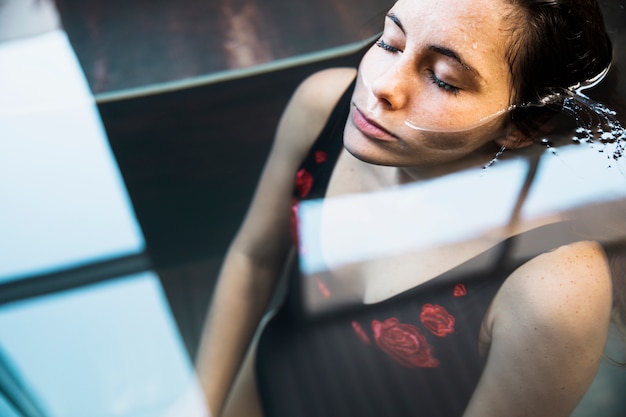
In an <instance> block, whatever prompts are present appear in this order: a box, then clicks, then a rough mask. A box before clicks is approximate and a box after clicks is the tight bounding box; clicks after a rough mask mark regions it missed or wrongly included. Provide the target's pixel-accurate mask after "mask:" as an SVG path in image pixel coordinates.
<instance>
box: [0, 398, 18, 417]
mask: <svg viewBox="0 0 626 417" xmlns="http://www.w3.org/2000/svg"><path fill="white" fill-rule="evenodd" d="M0 416H2V417H22V416H20V415H19V414H17V413H16V412H15V410H14V409H13V407H12V406H11V404H9V403H8V402H7V400H6V398H4V397H3V396H2V394H0Z"/></svg>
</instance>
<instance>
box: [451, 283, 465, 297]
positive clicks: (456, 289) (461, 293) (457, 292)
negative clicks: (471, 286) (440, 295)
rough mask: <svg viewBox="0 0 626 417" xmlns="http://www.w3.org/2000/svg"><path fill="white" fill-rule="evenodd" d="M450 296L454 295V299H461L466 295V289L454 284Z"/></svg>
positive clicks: (461, 285) (463, 286)
mask: <svg viewBox="0 0 626 417" xmlns="http://www.w3.org/2000/svg"><path fill="white" fill-rule="evenodd" d="M452 295H454V296H455V297H463V296H465V295H467V289H466V288H465V285H463V284H456V285H455V286H454V290H452Z"/></svg>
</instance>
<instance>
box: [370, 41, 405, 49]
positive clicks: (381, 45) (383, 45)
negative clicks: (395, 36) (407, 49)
mask: <svg viewBox="0 0 626 417" xmlns="http://www.w3.org/2000/svg"><path fill="white" fill-rule="evenodd" d="M376 46H378V47H379V48H382V49H384V50H385V51H387V52H402V51H401V50H400V48H396V47H395V46H391V45H389V44H388V43H386V42H385V41H384V40H382V39H379V40H378V41H377V42H376Z"/></svg>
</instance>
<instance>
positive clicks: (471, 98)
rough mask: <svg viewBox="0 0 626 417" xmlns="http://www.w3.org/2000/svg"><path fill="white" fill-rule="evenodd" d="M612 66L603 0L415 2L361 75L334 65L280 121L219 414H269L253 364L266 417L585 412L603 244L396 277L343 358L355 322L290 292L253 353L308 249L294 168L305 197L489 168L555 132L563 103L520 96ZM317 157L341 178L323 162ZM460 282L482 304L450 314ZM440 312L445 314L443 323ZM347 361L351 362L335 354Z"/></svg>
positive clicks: (204, 368)
mask: <svg viewBox="0 0 626 417" xmlns="http://www.w3.org/2000/svg"><path fill="white" fill-rule="evenodd" d="M610 62H611V44H610V41H609V39H608V37H607V35H606V33H605V30H604V25H603V22H602V16H601V13H600V11H599V8H598V5H597V4H596V2H595V1H593V0H561V1H556V0H555V1H546V0H460V1H438V2H431V1H426V0H399V1H398V2H397V3H396V4H395V5H394V6H393V7H392V8H391V10H390V11H389V13H388V15H387V17H386V19H385V27H384V31H383V33H382V36H381V37H380V39H379V40H378V41H377V42H376V43H375V45H373V46H372V47H371V49H370V50H369V51H368V52H367V53H366V54H365V56H364V57H363V60H362V62H361V64H360V66H359V70H358V73H357V71H356V70H354V69H348V68H340V69H331V70H326V71H323V72H320V73H317V74H315V75H313V76H311V77H310V78H308V79H307V80H305V81H304V82H303V83H302V84H301V86H300V87H299V88H298V90H297V91H296V92H295V94H294V96H293V98H292V100H291V101H290V103H289V105H288V107H287V109H286V110H285V113H284V115H283V117H282V119H281V122H280V125H279V128H278V131H277V134H276V139H275V144H274V146H273V148H272V151H271V154H270V157H269V160H268V162H267V165H266V167H265V169H264V172H263V175H262V177H261V180H260V183H259V186H258V189H257V192H256V194H255V197H254V200H253V203H252V205H251V207H250V210H249V212H248V214H247V216H246V219H245V221H244V223H243V225H242V227H241V229H240V231H239V233H238V235H237V237H236V239H235V240H234V242H233V243H232V246H231V248H230V250H229V253H228V255H227V258H226V260H225V262H224V265H223V269H222V271H221V275H220V278H219V283H218V287H217V290H216V293H215V297H214V301H213V303H212V307H211V311H210V315H209V318H208V321H207V325H206V330H205V333H204V335H203V341H202V344H201V346H200V351H199V352H200V354H199V358H198V372H199V374H200V377H201V378H202V379H203V381H204V385H205V390H206V393H207V398H208V404H209V406H210V408H211V410H212V412H213V413H214V414H215V415H221V413H222V412H224V413H225V414H227V415H255V412H254V411H253V410H254V407H255V406H256V403H255V402H254V401H252V400H251V398H254V397H255V395H256V390H255V388H254V384H253V382H252V383H251V381H252V380H251V379H250V378H249V377H250V375H251V374H249V373H248V372H249V371H250V370H251V366H252V365H253V364H254V365H255V366H256V369H257V373H258V375H257V377H258V378H260V382H261V384H260V387H261V390H262V391H261V400H262V403H263V404H264V412H265V414H266V415H268V416H269V415H291V416H295V415H303V416H304V415H324V416H335V415H343V416H347V415H360V416H362V415H411V414H415V415H417V414H418V413H422V414H424V415H429V416H432V415H441V416H446V417H449V416H452V415H464V416H480V417H488V416H503V415H506V416H527V415H533V416H566V415H569V413H571V411H572V410H573V408H574V407H575V406H576V404H577V402H578V401H579V400H580V398H581V397H582V395H583V394H584V392H585V391H586V389H587V387H588V386H589V384H590V382H591V380H592V379H593V377H594V374H595V372H596V370H597V367H598V363H599V361H600V358H601V356H602V352H603V346H604V341H605V340H606V335H607V331H608V326H609V321H610V316H611V306H612V279H611V273H610V270H609V265H608V260H607V256H606V254H605V251H604V250H603V248H602V247H601V246H600V245H599V244H598V243H596V242H594V241H590V240H582V239H581V241H577V242H573V243H569V244H566V245H563V246H561V247H559V248H555V249H554V250H552V251H549V252H547V253H544V254H541V255H539V256H536V257H534V258H532V259H530V260H528V261H527V262H524V263H522V264H521V265H511V264H506V265H504V266H502V267H500V266H498V267H497V268H496V269H494V271H493V274H489V277H486V278H488V279H483V280H480V279H477V280H475V282H472V283H467V285H465V284H463V285H461V283H459V282H452V283H445V284H444V285H443V286H439V281H438V278H439V277H436V276H430V277H428V276H422V277H420V278H419V279H415V280H414V281H413V282H410V285H409V286H407V285H406V284H404V285H399V286H396V287H395V288H394V290H393V294H391V295H387V294H380V296H379V297H378V300H377V301H378V302H377V303H374V307H373V310H372V311H369V310H368V311H364V312H356V313H354V315H350V314H349V315H348V316H346V317H342V320H343V323H344V324H345V323H348V324H349V325H351V326H352V328H351V329H350V330H349V332H351V336H350V337H353V336H354V337H353V340H351V341H350V342H349V343H352V344H350V345H349V346H350V347H349V348H346V349H344V351H347V352H348V353H346V352H344V354H337V355H336V356H334V355H335V353H336V352H337V351H339V350H340V347H341V346H344V345H343V344H342V343H343V342H337V341H335V342H332V339H333V338H332V337H331V336H329V335H331V334H334V333H336V332H342V330H337V329H338V327H336V323H338V322H339V320H334V319H333V320H330V321H328V320H327V321H324V322H323V323H321V324H319V323H311V322H308V321H307V320H306V319H302V320H300V319H299V318H298V316H297V311H298V306H297V305H296V306H295V307H294V303H293V302H294V301H295V302H296V303H297V302H298V301H299V298H298V296H297V295H294V294H296V293H297V291H296V289H294V284H290V285H291V286H290V287H289V290H288V296H287V302H286V303H284V305H283V307H281V309H280V311H279V312H278V313H277V315H276V316H275V317H274V318H273V319H272V320H271V321H270V323H269V324H268V325H267V326H266V327H265V328H264V330H263V333H262V334H261V338H260V342H259V348H260V352H259V355H258V357H257V358H256V359H253V358H254V356H253V355H250V356H249V357H248V359H247V360H246V361H245V363H244V365H243V366H242V365H241V364H242V361H244V356H245V353H246V351H247V349H248V346H249V344H250V341H251V340H252V338H253V335H254V332H255V330H256V329H257V326H258V325H259V322H260V320H261V318H262V316H263V314H264V313H265V312H266V309H267V307H268V303H269V302H270V299H271V297H272V294H273V293H274V292H275V289H276V285H277V280H278V276H279V275H280V272H281V268H282V267H283V265H284V263H285V259H286V258H287V256H288V253H289V250H290V247H291V245H292V238H291V230H290V213H291V210H290V207H291V205H292V199H293V189H294V178H295V177H296V173H298V179H297V181H296V182H297V184H296V185H297V187H296V197H297V198H298V199H304V198H309V197H311V196H316V197H333V196H340V195H346V194H352V193H361V192H370V191H374V190H378V189H381V188H387V187H391V186H394V185H398V184H406V183H411V182H417V181H420V180H423V179H427V178H433V177H437V176H442V175H445V174H447V173H450V172H452V171H454V170H456V169H458V167H459V166H471V165H478V166H484V165H486V164H488V163H489V161H490V160H492V159H493V157H494V154H496V152H497V151H498V150H499V149H504V148H506V149H508V150H511V152H513V151H514V150H522V149H524V148H527V147H529V146H530V145H531V144H533V142H534V141H537V140H538V139H540V136H539V133H538V132H540V131H542V130H544V129H545V128H546V123H547V122H549V121H550V120H551V116H553V115H554V111H553V110H551V108H550V107H549V106H543V107H537V106H534V107H533V106H531V107H529V106H521V104H524V103H539V102H540V100H541V99H542V98H544V97H546V95H548V94H554V92H555V91H559V89H567V88H568V87H572V86H576V85H581V84H585V83H586V82H588V81H589V80H593V79H594V78H596V77H597V76H598V75H599V74H601V73H603V71H605V70H606V68H607V67H608V66H609V64H610ZM512 105H516V106H517V107H516V108H513V107H512ZM344 126H345V128H344ZM342 138H343V146H344V149H341V139H342ZM337 143H339V145H337ZM303 161H304V165H302V166H301V164H303ZM316 166H319V167H323V168H320V169H321V171H320V173H319V177H320V178H321V177H326V179H325V180H318V177H317V176H316V175H317V174H315V173H312V171H313V170H314V169H316V168H315V167H316ZM303 170H304V171H303ZM330 174H332V176H331V175H330ZM303 175H304V178H303ZM452 272H453V271H452ZM360 273H364V274H367V271H360ZM494 277H495V278H494ZM394 282H395V281H394V278H393V277H390V278H389V285H390V286H394V285H395V284H394ZM431 284H432V285H431ZM435 284H437V285H435ZM474 284H475V285H477V287H476V291H474V287H471V288H470V286H473V285H474ZM296 286H297V285H296ZM442 288H443V290H442ZM444 290H445V291H444ZM442 291H443V292H442ZM453 292H454V294H453V295H454V296H459V297H461V298H462V297H463V296H465V295H466V293H467V295H468V296H471V297H474V295H473V294H477V297H478V298H477V299H476V300H477V303H478V304H477V305H479V308H476V309H473V310H472V312H468V311H466V310H464V308H465V307H463V306H462V305H460V304H458V303H456V301H454V300H453V301H450V303H451V304H446V305H449V307H447V308H442V307H441V306H442V305H444V303H445V302H447V301H442V300H443V298H442V297H444V296H448V295H450V294H452V293H453ZM444 293H445V294H444ZM446 294H447V295H446ZM407 300H408V301H407ZM411 303H414V304H415V306H412V305H411ZM453 304H454V306H453ZM461 304H462V303H461ZM398 305H401V306H398ZM406 305H409V306H410V308H413V307H415V308H418V310H416V311H418V312H419V308H421V309H422V310H421V313H418V315H419V316H421V319H420V318H419V317H418V316H417V315H416V319H415V320H416V321H415V322H414V323H412V324H407V323H405V322H404V319H402V320H401V319H399V318H398V317H400V316H399V314H401V313H397V311H399V310H402V309H405V306H406ZM398 309H399V310H398ZM453 309H457V310H458V311H457V310H454V311H452V310H453ZM430 313H434V314H435V315H437V314H438V318H439V319H441V318H442V317H443V321H444V325H443V326H440V325H435V326H434V327H433V326H431V325H429V324H427V323H429V321H428V314H430ZM450 316H452V317H456V324H455V326H456V327H454V326H453V322H452V320H451V319H450ZM424 317H426V318H424ZM446 319H447V320H448V321H447V322H446V321H445V320H446ZM420 320H421V323H420ZM440 322H441V320H440ZM446 323H447V324H446ZM431 324H432V323H431ZM342 328H343V327H342ZM416 329H417V330H416ZM427 329H430V331H431V332H430V333H431V334H429V333H428V331H427ZM394 332H395V333H394ZM398 332H400V337H405V338H406V340H409V341H413V343H414V345H415V346H418V345H420V346H421V347H422V348H426V349H425V350H424V349H422V350H421V351H420V352H415V351H413V352H412V356H411V355H409V357H402V355H399V354H398V352H397V351H394V347H393V346H391V345H390V344H389V343H388V339H386V338H385V337H386V336H385V335H386V334H388V333H393V334H396V335H397V334H399V333H398ZM453 332H454V336H455V337H456V335H458V334H463V335H464V336H462V338H460V339H458V342H455V344H454V345H455V346H456V348H457V350H456V352H457V353H456V355H457V356H458V357H461V358H465V359H462V360H457V359H454V355H455V353H448V354H444V355H443V356H442V353H441V350H440V349H439V347H438V346H439V345H435V343H440V342H441V341H444V340H445V341H446V342H447V341H448V340H457V339H452V336H450V334H451V333H453ZM355 335H356V336H355ZM449 336H450V337H449ZM342 337H343V336H342ZM355 340H356V342H355ZM328 343H334V345H332V346H333V347H332V348H329V349H328V350H327V351H324V352H322V353H320V351H322V350H324V347H325V346H327V344H328ZM441 343H443V342H441ZM359 344H360V345H359ZM359 346H364V347H363V349H362V351H361V350H360V349H361V347H359ZM372 346H374V348H372ZM433 346H434V347H433ZM442 346H443V344H442ZM447 346H450V345H449V344H448V345H447ZM344 347H345V346H344ZM431 348H432V349H431ZM441 349H447V348H445V347H442V348H441ZM459 349H460V350H459ZM253 350H254V349H253ZM296 351H297V352H296ZM381 352H382V353H381ZM433 352H437V354H436V355H435V354H433ZM458 352H461V353H458ZM464 352H467V356H464V355H465V353H464ZM370 355H379V356H376V357H377V358H379V359H372V358H373V357H374V356H370ZM381 355H382V356H385V355H386V357H388V358H391V359H389V360H388V361H386V362H385V360H386V359H384V358H383V359H380V357H382V356H381ZM446 355H447V356H446ZM327 360H328V361H330V362H327ZM255 361H256V363H254V362H255ZM355 361H356V362H355ZM359 361H361V362H359ZM344 362H345V363H348V362H349V363H350V365H349V367H350V369H347V368H346V367H347V366H348V365H346V366H343V365H341V366H337V367H336V368H335V367H334V366H333V365H329V363H330V364H343V363H344ZM373 363H376V364H375V365H372V364H373ZM370 365H371V366H372V367H370ZM329 367H332V369H329ZM240 368H241V369H242V370H241V371H239V369H240ZM339 368H342V369H339ZM291 370H292V371H293V374H291V375H290V374H289V372H290V371H291ZM237 373H239V379H238V382H237V383H236V384H234V386H233V380H234V379H235V377H236V375H237ZM340 374H341V375H340ZM338 381H339V382H338ZM231 387H232V389H231ZM330 397H332V398H330ZM259 415H260V414H259Z"/></svg>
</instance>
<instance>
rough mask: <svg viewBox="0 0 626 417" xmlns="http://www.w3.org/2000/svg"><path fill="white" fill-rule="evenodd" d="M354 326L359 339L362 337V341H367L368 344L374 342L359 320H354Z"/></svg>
mask: <svg viewBox="0 0 626 417" xmlns="http://www.w3.org/2000/svg"><path fill="white" fill-rule="evenodd" d="M352 328H353V329H354V332H355V333H356V335H357V336H359V339H361V342H363V343H365V344H366V345H369V344H371V343H372V341H371V340H370V337H369V336H368V335H367V333H365V330H363V327H361V325H360V324H359V322H357V321H356V320H355V321H353V322H352Z"/></svg>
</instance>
